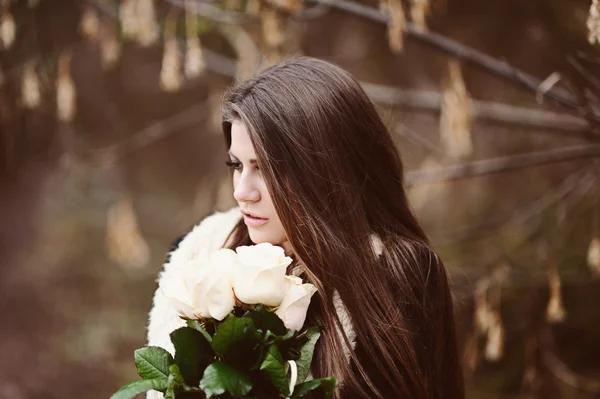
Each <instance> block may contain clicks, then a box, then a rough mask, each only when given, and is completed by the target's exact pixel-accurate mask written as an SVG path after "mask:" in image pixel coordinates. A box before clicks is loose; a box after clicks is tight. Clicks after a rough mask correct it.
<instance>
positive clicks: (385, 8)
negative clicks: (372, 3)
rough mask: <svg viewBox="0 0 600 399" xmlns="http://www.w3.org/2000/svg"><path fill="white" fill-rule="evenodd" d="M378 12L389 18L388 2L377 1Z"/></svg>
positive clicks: (383, 0) (384, 0)
mask: <svg viewBox="0 0 600 399" xmlns="http://www.w3.org/2000/svg"><path fill="white" fill-rule="evenodd" d="M379 12H380V13H382V14H383V15H386V16H388V17H389V15H390V2H389V0H379Z"/></svg>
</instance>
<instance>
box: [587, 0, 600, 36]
mask: <svg viewBox="0 0 600 399" xmlns="http://www.w3.org/2000/svg"><path fill="white" fill-rule="evenodd" d="M587 28H588V41H589V42H590V44H595V43H599V44H600V1H598V0H593V1H592V5H591V6H590V13H589V15H588V19H587Z"/></svg>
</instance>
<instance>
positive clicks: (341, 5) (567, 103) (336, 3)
mask: <svg viewBox="0 0 600 399" xmlns="http://www.w3.org/2000/svg"><path fill="white" fill-rule="evenodd" d="M307 1H308V2H311V3H316V4H324V5H328V6H330V7H332V8H337V9H339V10H342V11H345V12H348V13H350V14H354V15H357V16H361V17H364V18H367V19H370V20H372V21H375V22H379V23H381V24H387V23H388V17H387V16H385V15H383V14H381V13H380V12H379V10H377V9H376V8H373V7H368V6H364V5H362V4H359V3H356V2H353V1H344V0H307ZM404 32H405V33H406V35H407V36H409V37H412V38H414V39H415V40H418V41H420V42H422V43H424V44H427V45H429V46H432V47H434V48H435V49H437V50H441V51H443V52H445V53H446V54H448V55H451V56H453V57H457V58H459V59H461V60H463V61H466V62H468V63H470V64H471V65H473V66H475V67H478V68H480V69H483V70H485V71H488V72H492V73H494V74H495V75H498V76H501V77H503V78H505V79H506V80H508V81H510V82H513V83H514V84H517V85H519V86H521V87H525V88H527V89H529V90H532V91H534V92H537V91H538V87H539V85H540V83H542V81H541V80H540V79H538V78H536V77H534V76H532V75H529V74H527V73H525V72H523V71H521V70H519V69H517V68H514V67H513V66H511V65H510V64H508V63H507V62H506V61H500V60H497V59H495V58H493V57H490V56H489V55H487V54H485V53H482V52H481V51H478V50H475V49H473V48H470V47H468V46H465V45H463V44H461V43H458V42H456V41H454V40H452V39H449V38H447V37H445V36H442V35H440V34H437V33H435V32H427V31H422V30H420V29H418V28H416V27H415V26H414V25H413V24H411V23H409V22H406V24H405V26H404ZM544 96H545V97H548V98H550V99H552V100H554V101H555V102H556V103H558V104H561V105H563V106H564V107H566V108H568V109H572V110H575V111H577V112H581V111H582V109H581V105H580V104H579V103H578V102H577V100H576V98H575V97H573V96H572V95H571V94H570V93H568V92H567V91H566V90H564V89H562V88H560V87H554V88H552V90H548V91H547V92H546V93H544ZM592 117H593V119H594V120H596V121H600V111H598V110H594V111H593V114H592Z"/></svg>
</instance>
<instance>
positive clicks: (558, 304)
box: [546, 266, 567, 323]
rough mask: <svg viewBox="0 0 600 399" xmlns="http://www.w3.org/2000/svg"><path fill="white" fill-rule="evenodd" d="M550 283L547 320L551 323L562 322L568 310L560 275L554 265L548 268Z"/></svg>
mask: <svg viewBox="0 0 600 399" xmlns="http://www.w3.org/2000/svg"><path fill="white" fill-rule="evenodd" d="M548 284H549V286H550V300H549V301H548V307H547V308H546V320H548V322H550V323H560V322H562V321H564V319H565V317H566V316H567V312H566V311H565V308H564V306H563V301H562V295H561V289H560V286H561V284H560V275H559V274H558V270H556V267H554V266H552V267H551V268H550V269H549V270H548Z"/></svg>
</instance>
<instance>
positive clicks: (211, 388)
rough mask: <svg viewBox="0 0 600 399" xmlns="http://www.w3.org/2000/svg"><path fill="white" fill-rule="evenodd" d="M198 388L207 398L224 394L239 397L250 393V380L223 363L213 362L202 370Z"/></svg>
mask: <svg viewBox="0 0 600 399" xmlns="http://www.w3.org/2000/svg"><path fill="white" fill-rule="evenodd" d="M200 388H202V390H203V391H204V393H206V397H207V398H210V397H212V396H214V395H221V394H223V393H225V392H228V393H230V394H231V395H232V396H235V397H239V396H245V395H247V394H248V393H249V392H250V390H251V389H252V380H251V379H250V377H248V376H247V375H246V374H244V373H242V372H241V371H239V370H236V369H234V368H233V367H231V366H229V365H227V364H225V363H223V362H215V363H213V364H211V365H210V366H208V367H207V368H206V370H204V375H203V376H202V380H200Z"/></svg>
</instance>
